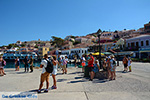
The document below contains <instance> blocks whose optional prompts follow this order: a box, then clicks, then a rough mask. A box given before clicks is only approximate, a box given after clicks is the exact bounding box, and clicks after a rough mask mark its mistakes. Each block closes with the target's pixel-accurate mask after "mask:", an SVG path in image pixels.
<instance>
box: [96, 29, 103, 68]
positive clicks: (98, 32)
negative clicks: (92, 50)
mask: <svg viewBox="0 0 150 100" xmlns="http://www.w3.org/2000/svg"><path fill="white" fill-rule="evenodd" d="M101 34H102V32H101V30H100V29H99V30H98V31H97V36H98V39H99V64H100V68H101V69H102V68H103V67H102V64H101V46H100V36H101Z"/></svg>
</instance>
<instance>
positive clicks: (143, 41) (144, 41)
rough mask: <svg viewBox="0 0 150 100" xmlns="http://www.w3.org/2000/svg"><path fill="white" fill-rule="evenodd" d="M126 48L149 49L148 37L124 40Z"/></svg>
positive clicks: (149, 39) (149, 41)
mask: <svg viewBox="0 0 150 100" xmlns="http://www.w3.org/2000/svg"><path fill="white" fill-rule="evenodd" d="M126 47H139V48H149V47H150V35H140V36H137V37H134V38H130V39H127V40H126Z"/></svg>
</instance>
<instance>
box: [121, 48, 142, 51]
mask: <svg viewBox="0 0 150 100" xmlns="http://www.w3.org/2000/svg"><path fill="white" fill-rule="evenodd" d="M124 50H125V51H138V50H139V47H126V48H125V49H124Z"/></svg>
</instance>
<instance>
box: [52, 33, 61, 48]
mask: <svg viewBox="0 0 150 100" xmlns="http://www.w3.org/2000/svg"><path fill="white" fill-rule="evenodd" d="M52 44H56V47H61V46H62V45H63V44H64V40H63V39H62V38H59V37H55V36H52Z"/></svg>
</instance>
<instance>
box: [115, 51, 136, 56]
mask: <svg viewBox="0 0 150 100" xmlns="http://www.w3.org/2000/svg"><path fill="white" fill-rule="evenodd" d="M133 53H134V52H132V51H126V52H118V53H117V52H116V53H115V54H114V55H132V54H133Z"/></svg>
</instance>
